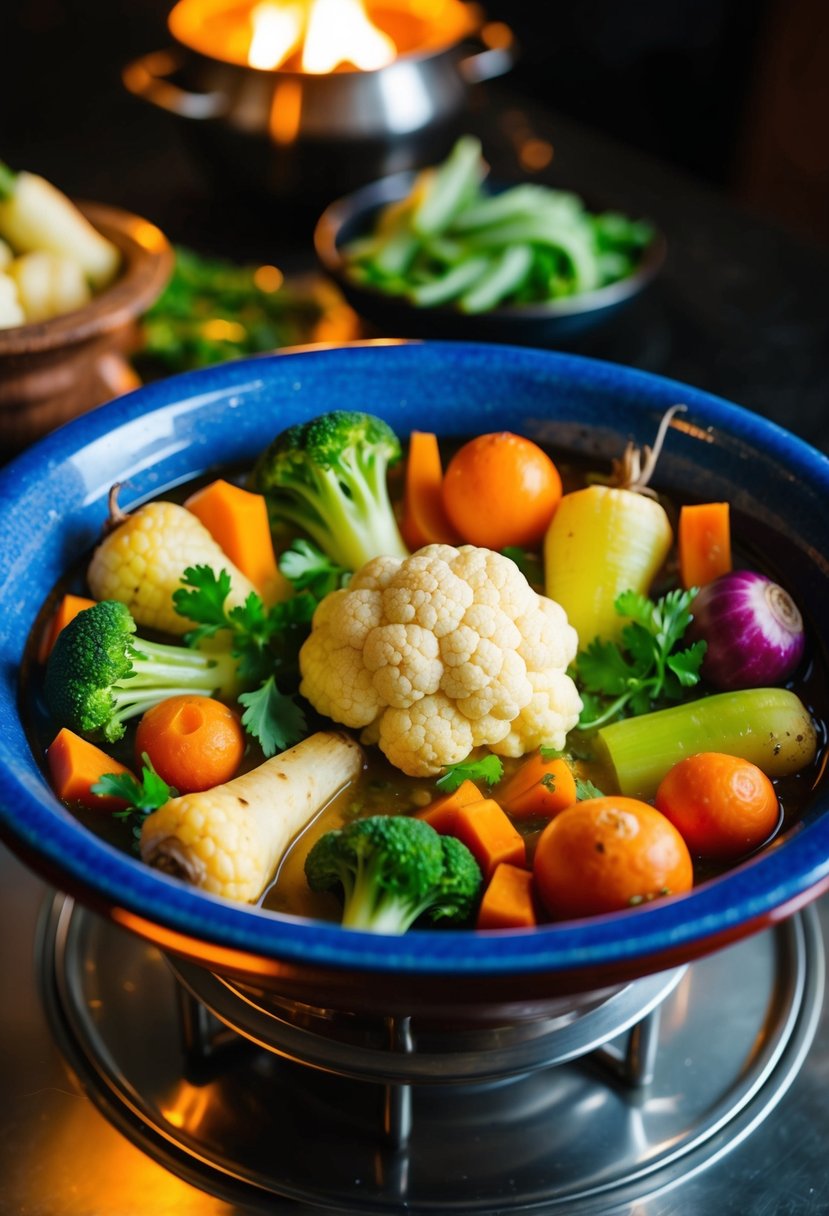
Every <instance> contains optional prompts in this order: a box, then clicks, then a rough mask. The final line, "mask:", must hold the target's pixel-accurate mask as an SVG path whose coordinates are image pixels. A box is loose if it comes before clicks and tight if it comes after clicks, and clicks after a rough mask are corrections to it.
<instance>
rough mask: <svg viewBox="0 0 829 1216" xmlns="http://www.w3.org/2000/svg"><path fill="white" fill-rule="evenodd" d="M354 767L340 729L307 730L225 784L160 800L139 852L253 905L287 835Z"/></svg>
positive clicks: (356, 761)
mask: <svg viewBox="0 0 829 1216" xmlns="http://www.w3.org/2000/svg"><path fill="white" fill-rule="evenodd" d="M362 765H363V753H362V750H361V749H360V747H359V746H358V744H357V743H355V742H354V740H353V739H351V738H350V737H349V736H348V735H345V734H339V733H335V732H333V731H320V732H318V733H317V734H314V735H310V736H309V737H308V738H307V739H304V740H303V741H302V743H298V744H297V746H296V747H292V748H291V749H290V750H289V751H286V752H282V754H281V755H279V756H274V757H273V758H272V759H270V760H266V761H265V762H264V764H260V766H259V767H258V768H256V769H253V770H252V771H251V772H249V773H244V774H243V775H242V776H241V777H235V778H234V779H233V780H232V781H228V782H227V783H226V784H225V785H218V786H216V787H215V788H214V789H212V790H205V791H204V792H203V793H194V794H185V795H182V796H181V797H180V798H173V799H171V800H170V801H169V802H167V803H165V804H164V806H162V807H161V808H160V809H159V810H157V811H154V812H153V813H152V814H151V815H149V816H148V817H147V819H146V820H145V821H144V826H143V829H142V832H141V856H142V858H143V859H144V861H146V862H148V863H149V864H150V865H152V866H156V867H157V868H158V869H161V870H164V871H165V872H166V873H168V874H174V875H176V876H177V877H179V878H184V879H186V880H187V881H188V882H191V883H193V885H194V886H197V887H200V888H201V889H202V890H204V891H209V892H210V893H211V894H213V895H222V896H224V897H225V898H226V899H235V900H240V901H247V902H250V903H253V902H255V901H256V900H257V899H259V897H260V896H261V894H262V892H263V891H264V890H265V888H266V887H267V885H268V883H269V882H270V881H271V879H272V877H273V875H274V873H275V871H276V867H277V865H278V864H279V861H280V859H281V858H282V856H283V854H284V852H285V850H286V849H287V847H288V845H289V844H290V843H291V841H292V840H293V839H294V837H295V836H296V835H297V834H298V833H299V832H300V831H301V830H302V828H304V827H305V825H306V824H307V823H309V822H310V820H311V819H312V818H313V817H314V816H315V815H316V814H317V812H318V811H320V810H322V808H323V807H324V806H325V805H326V804H327V803H328V802H330V801H331V799H332V798H333V797H334V796H335V794H337V793H339V792H340V790H342V789H344V788H345V787H346V786H347V785H348V784H349V783H350V782H352V781H354V780H355V779H356V777H357V776H358V775H359V773H360V770H361V768H362Z"/></svg>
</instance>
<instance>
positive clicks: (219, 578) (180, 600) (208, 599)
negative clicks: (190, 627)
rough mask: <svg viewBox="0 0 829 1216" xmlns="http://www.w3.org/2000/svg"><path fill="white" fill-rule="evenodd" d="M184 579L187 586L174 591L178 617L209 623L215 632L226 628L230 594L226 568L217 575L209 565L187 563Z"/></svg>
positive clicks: (174, 602)
mask: <svg viewBox="0 0 829 1216" xmlns="http://www.w3.org/2000/svg"><path fill="white" fill-rule="evenodd" d="M181 581H182V582H183V583H184V587H179V588H178V589H177V590H176V591H174V592H173V604H174V606H175V610H176V612H177V613H178V614H179V616H185V617H187V619H188V621H196V623H197V624H199V625H203V626H207V627H208V628H210V629H212V630H213V632H214V633H215V632H216V630H218V629H226V628H227V627H228V624H227V616H226V614H225V600H226V599H227V597H228V596H229V595H230V575H229V574H228V572H227V570H222V571H221V573H220V574H218V575H216V574H215V573H214V572H213V570H212V569H211V568H210V566H188V567H187V569H186V570H185V571H184V574H183V576H182V580H181ZM188 644H189V643H188Z"/></svg>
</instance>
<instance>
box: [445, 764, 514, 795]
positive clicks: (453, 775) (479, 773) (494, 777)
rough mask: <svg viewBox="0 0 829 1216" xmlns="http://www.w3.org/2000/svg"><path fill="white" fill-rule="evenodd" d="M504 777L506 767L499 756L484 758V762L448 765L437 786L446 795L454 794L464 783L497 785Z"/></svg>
mask: <svg viewBox="0 0 829 1216" xmlns="http://www.w3.org/2000/svg"><path fill="white" fill-rule="evenodd" d="M503 775H504V765H503V762H502V761H501V760H500V758H499V757H498V756H493V755H489V756H484V757H483V759H482V760H462V761H461V762H460V763H459V764H447V765H446V768H445V770H444V772H443V774H442V776H440V777H438V779H437V781H436V782H435V784H436V785H437V787H438V789H439V790H442V791H443V793H444V794H451V793H453V792H454V791H455V790H456V789H457V788H458V786H459V785H463V783H464V781H484V782H485V783H486V784H487V785H495V784H496V782H498V781H500V780H501V778H502V777H503Z"/></svg>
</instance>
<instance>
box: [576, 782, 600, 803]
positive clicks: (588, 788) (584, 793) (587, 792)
mask: <svg viewBox="0 0 829 1216" xmlns="http://www.w3.org/2000/svg"><path fill="white" fill-rule="evenodd" d="M587 798H604V794H603V793H602V791H601V790H600V789H599V788H598V787H597V786H595V785H594V784H593V782H592V781H587V780H586V779H585V778H582V777H576V801H577V802H584V801H585V799H587Z"/></svg>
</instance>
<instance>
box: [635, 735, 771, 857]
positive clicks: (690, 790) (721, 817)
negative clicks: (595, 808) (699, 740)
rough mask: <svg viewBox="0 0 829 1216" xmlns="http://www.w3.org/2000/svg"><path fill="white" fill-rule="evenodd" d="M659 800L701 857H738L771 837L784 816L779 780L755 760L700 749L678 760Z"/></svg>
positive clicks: (663, 812) (666, 780) (665, 781)
mask: <svg viewBox="0 0 829 1216" xmlns="http://www.w3.org/2000/svg"><path fill="white" fill-rule="evenodd" d="M656 805H657V807H658V808H659V810H660V811H661V812H662V814H663V815H665V816H666V817H667V818H668V819H670V821H671V823H672V824H674V826H675V827H676V828H677V830H678V831H679V832H680V833H681V834H682V836H683V837H684V838H685V841H686V843H687V845H688V848H689V849H690V850H691V852H692V853H696V854H698V856H700V857H716V858H726V857H739V856H740V855H741V854H743V853H748V852H750V851H751V850H752V849H755V848H757V847H758V845H761V844H762V843H763V841H764V840H768V838H769V836H771V835H772V834H773V832H774V830H775V828H776V827H777V825H778V823H779V821H780V805H779V803H778V801H777V794H776V792H775V789H774V786H773V785H772V783H771V781H769V779H768V777H767V776H766V774H765V773H764V772H762V770H761V769H759V768H758V767H757V765H756V764H752V763H751V761H750V760H742V759H740V758H739V757H738V756H727V755H724V754H723V753H722V752H700V753H699V754H698V755H696V756H688V757H686V759H685V760H680V762H679V764H675V765H674V767H673V768H672V769H671V770H670V772H669V773H668V774H667V775H666V776H665V777H664V778H663V780H662V782H661V784H660V786H659V789H658V790H657V791H656Z"/></svg>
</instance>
